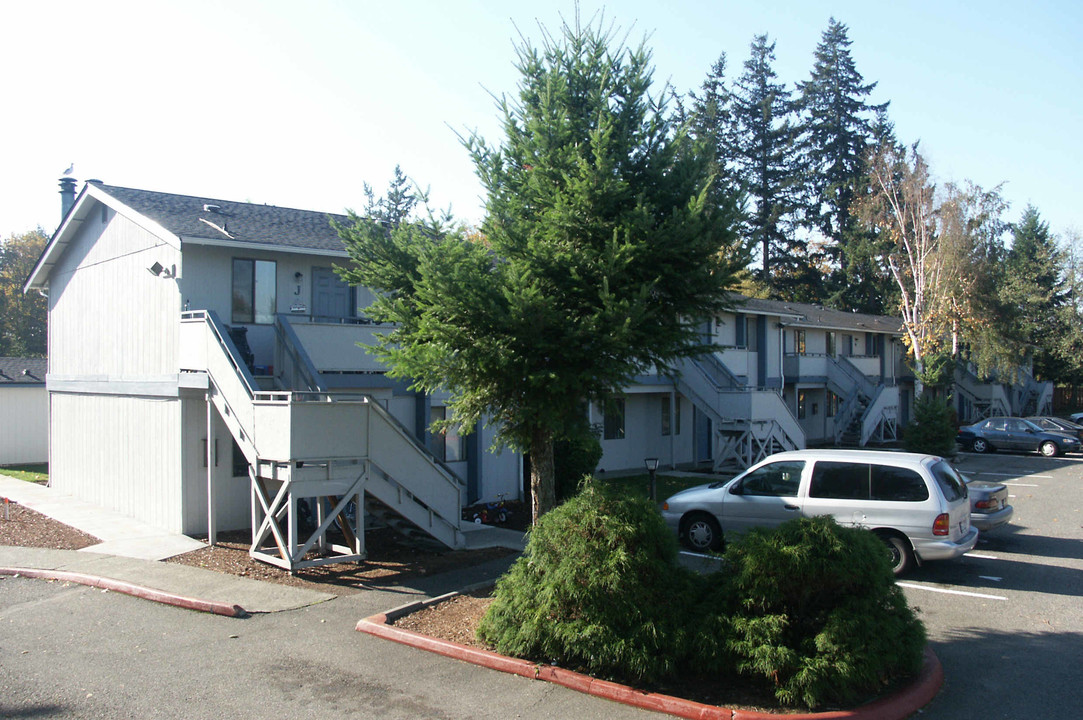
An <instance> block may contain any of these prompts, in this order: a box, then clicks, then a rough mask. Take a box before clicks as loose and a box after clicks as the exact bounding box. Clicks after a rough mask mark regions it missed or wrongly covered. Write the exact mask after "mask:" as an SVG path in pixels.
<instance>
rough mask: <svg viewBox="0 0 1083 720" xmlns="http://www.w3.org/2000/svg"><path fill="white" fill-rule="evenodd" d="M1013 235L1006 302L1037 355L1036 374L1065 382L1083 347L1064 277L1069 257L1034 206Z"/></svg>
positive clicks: (1047, 378) (1007, 276)
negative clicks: (1078, 351)
mask: <svg viewBox="0 0 1083 720" xmlns="http://www.w3.org/2000/svg"><path fill="white" fill-rule="evenodd" d="M1012 235H1013V238H1012V247H1011V250H1009V251H1008V254H1007V257H1006V259H1005V263H1004V275H1005V277H1004V290H1003V294H1002V298H1003V300H1004V301H1005V302H1006V303H1007V304H1009V305H1010V306H1011V307H1012V308H1013V309H1014V310H1015V311H1016V317H1017V322H1018V325H1019V330H1020V332H1021V334H1022V337H1023V340H1024V342H1026V343H1027V345H1028V346H1029V347H1030V348H1031V350H1032V351H1033V353H1034V372H1035V375H1036V376H1037V377H1038V378H1039V379H1042V380H1060V379H1063V378H1065V376H1066V375H1070V374H1071V369H1072V368H1073V366H1075V365H1076V364H1077V363H1078V362H1079V360H1078V358H1077V357H1073V356H1072V352H1073V350H1074V349H1076V348H1078V335H1079V333H1080V330H1079V328H1078V326H1077V325H1076V324H1075V323H1074V322H1073V320H1074V317H1075V313H1074V308H1072V306H1071V303H1070V302H1069V287H1068V284H1067V282H1066V279H1065V278H1064V276H1063V273H1062V269H1063V268H1064V267H1065V266H1066V258H1065V257H1064V255H1063V253H1062V252H1061V251H1060V249H1059V248H1058V247H1057V243H1056V240H1055V238H1054V237H1053V235H1052V233H1051V232H1050V230H1049V225H1048V224H1047V223H1045V222H1044V221H1042V219H1041V216H1040V215H1039V214H1038V210H1037V209H1036V208H1035V207H1034V206H1032V205H1028V206H1027V208H1026V210H1024V211H1023V217H1022V218H1021V220H1020V222H1019V223H1018V224H1017V225H1016V226H1015V228H1014V231H1013V233H1012Z"/></svg>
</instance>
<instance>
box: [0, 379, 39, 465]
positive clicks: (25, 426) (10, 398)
mask: <svg viewBox="0 0 1083 720" xmlns="http://www.w3.org/2000/svg"><path fill="white" fill-rule="evenodd" d="M48 460H49V396H48V394H47V393H46V392H45V386H43V385H42V386H35V387H18V386H12V385H9V386H3V385H0V465H15V464H18V463H43V462H47V461H48Z"/></svg>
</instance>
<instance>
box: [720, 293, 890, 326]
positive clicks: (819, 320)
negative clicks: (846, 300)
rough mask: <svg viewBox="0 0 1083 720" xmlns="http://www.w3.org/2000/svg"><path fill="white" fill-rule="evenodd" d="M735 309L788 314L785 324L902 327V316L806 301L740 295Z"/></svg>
mask: <svg viewBox="0 0 1083 720" xmlns="http://www.w3.org/2000/svg"><path fill="white" fill-rule="evenodd" d="M736 309H738V310H745V311H748V312H755V313H760V314H771V315H782V316H789V317H791V318H793V319H792V320H790V321H789V322H788V324H790V325H795V326H798V327H800V326H807V327H817V328H828V329H832V330H856V331H859V332H881V333H890V334H892V335H899V334H901V333H902V330H903V328H902V320H901V319H900V318H897V317H890V316H885V315H866V314H865V313H855V312H847V311H845V310H832V309H830V308H825V307H823V306H822V305H812V304H809V303H796V302H786V301H782V300H762V299H760V298H742V299H741V300H740V301H739V304H738V306H737V308H736Z"/></svg>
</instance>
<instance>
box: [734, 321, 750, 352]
mask: <svg viewBox="0 0 1083 720" xmlns="http://www.w3.org/2000/svg"><path fill="white" fill-rule="evenodd" d="M733 332H734V333H735V334H736V337H735V338H734V341H735V342H734V344H735V345H736V346H737V347H739V348H743V347H747V346H748V324H747V323H746V322H745V316H744V313H737V314H736V315H735V316H734V321H733Z"/></svg>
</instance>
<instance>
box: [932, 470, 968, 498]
mask: <svg viewBox="0 0 1083 720" xmlns="http://www.w3.org/2000/svg"><path fill="white" fill-rule="evenodd" d="M933 477H934V478H936V484H937V485H939V486H940V491H941V492H942V493H944V499H945V500H947V501H948V502H955V501H956V500H962V499H963V498H965V497H966V483H965V482H963V478H962V477H960V475H959V473H958V472H957V471H956V470H955V468H953V467H952V466H951V465H950V464H948V463H947V462H946V461H944V460H941V461H939V462H936V463H934V464H933Z"/></svg>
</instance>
